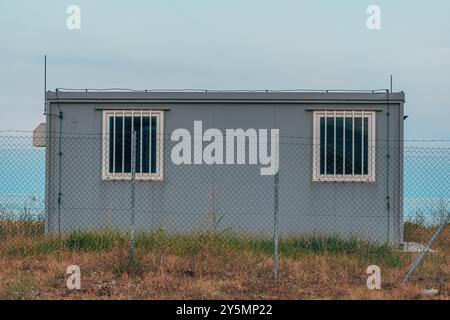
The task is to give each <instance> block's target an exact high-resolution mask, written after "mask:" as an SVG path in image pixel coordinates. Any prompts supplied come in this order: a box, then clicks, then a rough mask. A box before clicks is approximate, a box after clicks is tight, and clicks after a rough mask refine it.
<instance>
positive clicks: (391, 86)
mask: <svg viewBox="0 0 450 320" xmlns="http://www.w3.org/2000/svg"><path fill="white" fill-rule="evenodd" d="M392 82H393V78H392V74H391V92H392Z"/></svg>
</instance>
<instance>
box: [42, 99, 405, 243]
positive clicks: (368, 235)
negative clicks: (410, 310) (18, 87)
mask: <svg viewBox="0 0 450 320" xmlns="http://www.w3.org/2000/svg"><path fill="white" fill-rule="evenodd" d="M404 101H405V95H404V93H403V92H399V93H391V92H388V91H382V92H376V91H375V92H370V91H368V92H357V91H355V92H328V91H324V92H273V91H267V92H244V91H241V92H239V91H228V92H226V91H225V92H223V91H222V92H219V91H213V92H212V91H205V92H152V91H148V92H141V91H139V92H131V91H130V92H129V91H120V92H107V91H89V90H86V91H60V90H57V91H53V92H52V91H49V92H47V93H46V127H45V130H46V132H45V147H46V232H47V233H48V234H54V233H68V232H72V231H75V230H100V229H104V228H108V229H119V230H128V228H129V227H130V221H131V220H130V219H132V218H131V216H132V215H133V216H134V223H135V226H136V229H137V231H153V230H160V229H163V230H167V231H168V232H183V233H184V232H193V231H198V230H205V229H206V230H211V229H212V230H219V231H220V232H233V233H246V234H247V233H249V234H254V235H261V236H262V235H270V234H271V233H272V232H273V230H274V227H276V228H278V230H279V233H280V235H282V236H283V235H285V236H291V235H308V234H328V235H329V234H333V235H334V234H335V235H339V236H342V237H349V236H357V237H361V238H365V239H370V240H371V241H377V242H385V241H389V242H391V243H400V242H402V240H403V239H402V233H403V230H402V227H403V206H402V204H403V176H402V172H403V142H402V141H403V120H404V112H403V108H404ZM195 124H196V125H197V127H198V125H199V124H201V127H202V129H201V130H202V133H204V135H202V133H200V134H199V132H194V125H195ZM177 129H186V130H184V131H180V130H178V131H177ZM208 129H214V130H209V131H207V130H208ZM227 129H228V130H231V129H233V130H234V132H235V133H237V132H241V133H242V132H243V133H244V135H245V138H244V140H241V141H239V140H238V138H237V139H236V143H235V144H233V150H231V149H230V148H226V147H227V143H226V141H225V137H223V138H220V136H219V133H223V134H224V136H225V134H226V132H227ZM237 129H242V130H241V131H239V130H238V131H236V130H237ZM264 129H265V130H267V131H264ZM272 129H278V135H276V136H274V137H275V138H277V139H275V140H274V139H272V138H274V137H271V132H272V133H274V132H275V131H271V130H272ZM133 132H134V134H133ZM177 132H178V133H179V132H189V133H190V134H191V141H189V142H192V143H191V145H192V149H194V144H196V143H197V140H199V141H200V142H199V143H200V146H201V147H202V148H201V150H202V151H201V152H200V155H198V150H197V151H195V150H193V151H192V152H193V155H192V157H190V156H189V155H187V154H180V153H179V152H178V151H179V146H180V145H179V143H180V142H181V138H180V137H179V136H177V134H176V133H177ZM255 133H256V135H255ZM265 133H267V136H266V140H267V141H268V143H267V145H264V143H263V142H265V140H264V134H265ZM133 137H135V139H134V140H133ZM175 138H176V139H175ZM133 141H134V143H133ZM212 141H214V142H215V143H216V144H215V146H216V147H217V148H216V149H214V152H212V153H211V155H212V156H213V161H212V162H211V159H210V160H205V159H204V158H203V159H202V155H204V154H203V153H204V152H207V151H206V150H209V151H211V146H210V149H208V145H209V144H210V143H211V142H212ZM222 142H223V144H224V148H223V149H220V148H219V147H218V146H219V145H220V143H222ZM239 143H241V144H242V143H244V144H245V146H244V148H245V152H246V153H245V154H244V155H242V154H241V155H240V156H239V154H237V155H236V157H235V155H234V154H233V152H232V151H235V150H237V149H235V145H236V148H237V147H239ZM252 144H254V145H252ZM256 144H257V145H256ZM272 144H277V147H278V150H279V158H278V163H277V166H278V167H279V170H278V171H277V172H275V171H274V172H273V173H272V174H270V172H269V174H261V172H262V170H261V168H262V167H265V166H267V165H268V164H267V163H266V164H264V163H262V162H261V159H262V158H261V157H260V156H261V153H263V151H266V154H267V155H270V151H271V150H274V149H272ZM198 146H199V145H198V144H197V147H198ZM252 147H254V149H253V151H255V150H257V151H256V152H257V155H258V157H257V158H255V156H254V155H251V154H250V152H251V149H252ZM261 148H263V149H264V148H267V150H262V149H261ZM177 150H178V151H177ZM177 152H178V153H179V154H177ZM185 152H186V150H184V153H185ZM195 152H197V154H196V153H195ZM230 152H231V153H230ZM174 153H175V155H174ZM235 153H238V151H235ZM230 154H231V155H230ZM177 155H178V156H179V158H180V157H181V158H182V159H185V161H184V162H182V163H180V162H179V160H176V159H175V160H174V156H177ZM133 156H134V157H135V161H133V160H132V159H133ZM227 156H229V157H230V158H228V160H230V161H231V159H232V161H231V162H229V161H226V160H227V158H226V157H227ZM221 157H223V159H224V160H223V161H221V160H218V159H220V158H221ZM239 157H240V158H239ZM179 158H178V159H179ZM214 159H215V160H214ZM255 160H256V162H255ZM177 161H178V162H177ZM208 161H209V162H208ZM214 161H215V162H214ZM189 162H191V164H189ZM233 163H234V164H233ZM132 172H134V175H133V174H132ZM132 176H134V178H135V179H134V182H133V181H132V180H133V179H132ZM274 223H276V224H274Z"/></svg>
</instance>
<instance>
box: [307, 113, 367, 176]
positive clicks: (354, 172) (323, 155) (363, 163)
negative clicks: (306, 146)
mask: <svg viewBox="0 0 450 320" xmlns="http://www.w3.org/2000/svg"><path fill="white" fill-rule="evenodd" d="M374 139H375V112H373V111H315V112H314V147H313V148H314V150H313V153H314V156H313V180H314V181H343V182H345V181H349V182H355V181H359V182H374V181H375V144H374Z"/></svg>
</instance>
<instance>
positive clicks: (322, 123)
mask: <svg viewBox="0 0 450 320" xmlns="http://www.w3.org/2000/svg"><path fill="white" fill-rule="evenodd" d="M320 174H325V118H323V117H321V118H320Z"/></svg>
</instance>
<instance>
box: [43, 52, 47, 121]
mask: <svg viewBox="0 0 450 320" xmlns="http://www.w3.org/2000/svg"><path fill="white" fill-rule="evenodd" d="M46 94H47V55H44V114H46V113H47V102H46V101H45V100H46V97H45V95H46Z"/></svg>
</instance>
